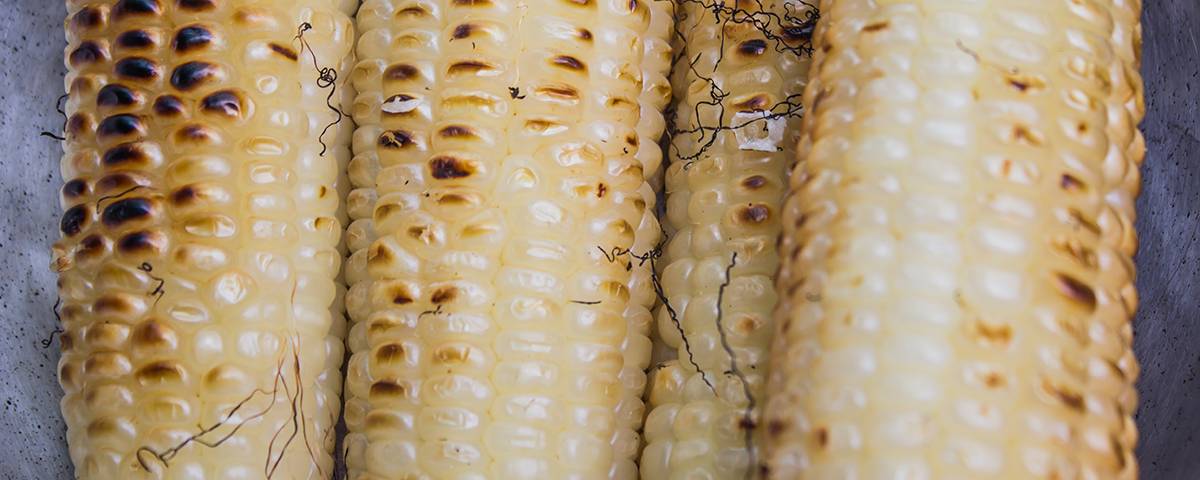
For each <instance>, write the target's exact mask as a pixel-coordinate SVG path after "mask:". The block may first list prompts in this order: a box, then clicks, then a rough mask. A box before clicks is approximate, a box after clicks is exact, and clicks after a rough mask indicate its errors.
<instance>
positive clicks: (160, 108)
mask: <svg viewBox="0 0 1200 480" xmlns="http://www.w3.org/2000/svg"><path fill="white" fill-rule="evenodd" d="M184 112H185V110H184V107H183V101H182V100H180V99H179V97H176V96H174V95H163V96H161V97H158V98H156V99H154V113H156V114H158V115H159V116H163V117H178V116H180V115H183V114H184Z"/></svg>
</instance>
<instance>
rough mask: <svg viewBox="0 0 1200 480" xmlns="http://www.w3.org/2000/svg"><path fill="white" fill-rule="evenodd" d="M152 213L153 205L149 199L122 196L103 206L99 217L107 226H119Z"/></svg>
mask: <svg viewBox="0 0 1200 480" xmlns="http://www.w3.org/2000/svg"><path fill="white" fill-rule="evenodd" d="M153 214H154V206H153V205H152V204H151V203H150V200H148V199H145V198H141V197H133V198H124V199H121V200H117V201H115V202H112V203H110V204H109V205H108V206H107V207H104V213H103V214H101V216H100V219H101V221H103V222H104V224H105V225H107V226H109V227H119V226H121V225H123V224H125V223H127V222H131V221H135V220H141V219H144V218H147V217H149V216H151V215H153Z"/></svg>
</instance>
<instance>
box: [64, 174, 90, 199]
mask: <svg viewBox="0 0 1200 480" xmlns="http://www.w3.org/2000/svg"><path fill="white" fill-rule="evenodd" d="M87 189H88V184H87V181H85V180H83V179H81V178H76V179H74V180H71V181H69V182H67V183H64V184H63V186H62V196H63V197H65V198H79V197H82V196H83V195H84V194H85V193H87Z"/></svg>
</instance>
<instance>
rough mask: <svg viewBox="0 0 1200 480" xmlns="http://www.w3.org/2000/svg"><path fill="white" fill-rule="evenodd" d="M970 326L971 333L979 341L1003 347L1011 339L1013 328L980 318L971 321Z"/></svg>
mask: <svg viewBox="0 0 1200 480" xmlns="http://www.w3.org/2000/svg"><path fill="white" fill-rule="evenodd" d="M970 328H971V334H972V335H973V336H974V337H975V338H977V339H978V340H979V341H980V343H984V344H988V345H995V346H999V347H1003V346H1007V345H1008V344H1009V342H1011V341H1012V337H1013V330H1012V326H1010V325H1003V324H1002V325H992V324H989V323H987V322H984V321H982V320H976V321H974V322H971V327H970Z"/></svg>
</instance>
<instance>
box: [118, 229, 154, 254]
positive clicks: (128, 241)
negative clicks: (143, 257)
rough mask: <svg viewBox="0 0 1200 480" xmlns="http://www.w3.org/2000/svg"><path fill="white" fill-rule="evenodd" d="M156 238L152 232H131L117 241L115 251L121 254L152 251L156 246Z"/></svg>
mask: <svg viewBox="0 0 1200 480" xmlns="http://www.w3.org/2000/svg"><path fill="white" fill-rule="evenodd" d="M157 237H158V236H157V235H155V234H154V232H151V231H148V230H141V231H137V232H133V233H130V234H128V235H125V236H124V237H121V239H120V240H118V241H117V250H120V251H121V252H122V253H138V252H143V251H148V250H149V251H152V250H154V249H155V248H156V247H157V246H158V245H157V244H158V238H157Z"/></svg>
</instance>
